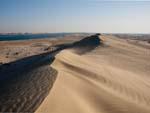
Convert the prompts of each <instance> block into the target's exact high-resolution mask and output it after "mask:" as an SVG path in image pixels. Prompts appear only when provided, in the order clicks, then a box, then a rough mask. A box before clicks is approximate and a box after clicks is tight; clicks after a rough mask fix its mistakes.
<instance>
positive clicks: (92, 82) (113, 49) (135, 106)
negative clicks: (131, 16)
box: [36, 36, 150, 113]
mask: <svg viewBox="0 0 150 113" xmlns="http://www.w3.org/2000/svg"><path fill="white" fill-rule="evenodd" d="M102 38H103V40H104V44H105V45H103V46H99V47H97V48H96V49H95V50H93V51H91V52H89V53H86V54H84V55H78V54H76V53H74V52H73V51H72V50H64V51H62V52H60V53H59V54H58V55H56V59H55V61H54V62H53V64H52V67H53V68H55V69H56V70H57V71H58V76H57V79H56V82H55V83H54V86H53V88H52V90H51V92H50V93H49V95H48V96H47V97H46V98H45V100H44V101H43V103H42V104H41V105H40V107H39V108H38V109H37V111H36V112H37V113H150V107H149V106H150V78H149V76H150V49H147V48H144V47H141V46H137V45H135V44H134V45H133V44H131V43H128V42H127V41H126V40H123V39H118V38H115V37H113V36H102Z"/></svg>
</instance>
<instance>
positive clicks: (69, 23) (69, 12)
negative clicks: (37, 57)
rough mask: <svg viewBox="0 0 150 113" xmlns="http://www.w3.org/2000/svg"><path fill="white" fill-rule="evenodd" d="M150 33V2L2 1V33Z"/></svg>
mask: <svg viewBox="0 0 150 113" xmlns="http://www.w3.org/2000/svg"><path fill="white" fill-rule="evenodd" d="M10 32H13V33H20V32H21V33H25V32H29V33H53V32H101V33H150V1H137V0H136V1H130V0H127V1H121V0H120V1H119V0H117V1H112V0H111V1H106V0H0V33H10Z"/></svg>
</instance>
